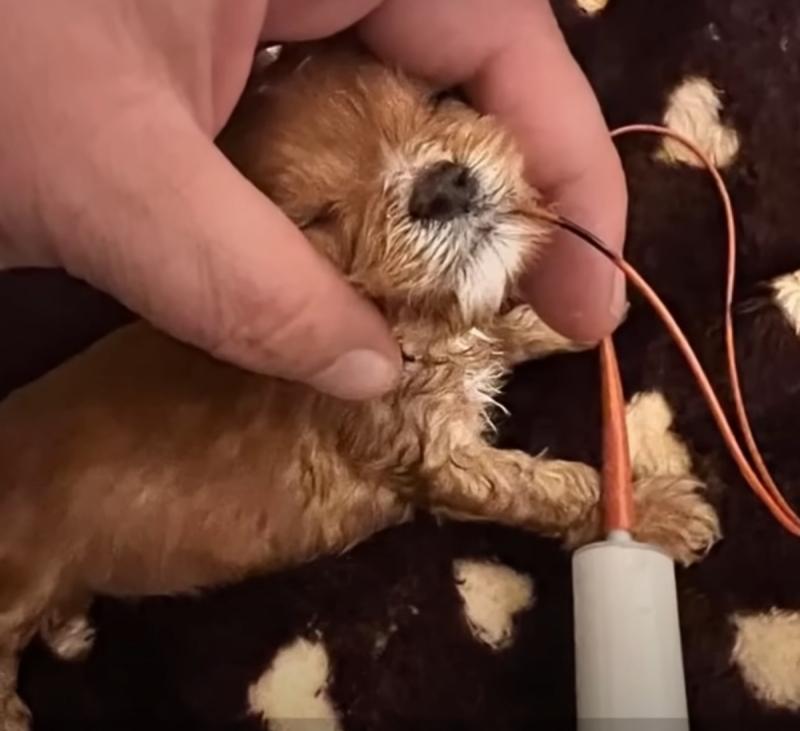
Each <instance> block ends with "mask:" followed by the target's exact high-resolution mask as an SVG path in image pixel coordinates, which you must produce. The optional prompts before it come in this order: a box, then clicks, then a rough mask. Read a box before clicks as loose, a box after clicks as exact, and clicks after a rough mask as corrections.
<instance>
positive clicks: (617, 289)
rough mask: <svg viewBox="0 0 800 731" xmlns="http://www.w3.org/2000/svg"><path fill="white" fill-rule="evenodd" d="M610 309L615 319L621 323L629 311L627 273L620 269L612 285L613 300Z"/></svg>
mask: <svg viewBox="0 0 800 731" xmlns="http://www.w3.org/2000/svg"><path fill="white" fill-rule="evenodd" d="M609 311H610V312H611V316H612V317H613V318H614V320H615V321H616V322H617V323H619V322H622V320H623V318H624V317H625V313H626V312H627V311H628V297H627V292H626V287H625V275H624V274H623V273H622V272H620V271H618V272H615V274H614V283H613V284H612V285H611V302H610V304H609Z"/></svg>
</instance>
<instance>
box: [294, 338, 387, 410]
mask: <svg viewBox="0 0 800 731" xmlns="http://www.w3.org/2000/svg"><path fill="white" fill-rule="evenodd" d="M398 376H399V370H398V368H397V367H396V366H395V365H394V364H393V363H391V361H389V360H387V359H386V357H384V356H383V355H381V354H380V353H376V352H375V351H372V350H351V351H350V352H349V353H345V354H344V355H342V356H340V357H339V358H338V359H337V360H336V361H334V363H333V365H331V366H329V367H328V368H325V369H324V370H322V371H320V372H319V373H317V374H316V375H315V376H313V377H312V378H311V379H310V380H309V383H310V385H312V386H313V387H314V388H316V389H317V390H318V391H322V392H323V393H327V394H330V395H331V396H336V397H338V398H342V399H348V400H362V399H367V398H372V397H374V396H381V395H383V394H385V393H386V392H387V391H390V390H391V389H392V388H393V387H394V385H395V383H396V382H397V378H398Z"/></svg>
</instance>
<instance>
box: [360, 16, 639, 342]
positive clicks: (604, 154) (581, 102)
mask: <svg viewBox="0 0 800 731" xmlns="http://www.w3.org/2000/svg"><path fill="white" fill-rule="evenodd" d="M475 28H480V33H476V32H475ZM362 34H363V36H364V38H365V40H366V41H367V43H369V44H370V45H371V46H372V48H373V49H374V50H375V51H376V52H377V53H378V55H380V56H382V57H383V58H385V59H387V60H389V61H392V62H395V63H399V64H401V65H403V66H404V67H405V68H407V69H408V70H409V71H412V72H413V73H417V74H420V75H422V76H426V77H428V78H431V79H433V80H434V81H437V82H440V83H443V84H457V83H459V84H463V85H465V87H466V88H467V90H468V92H469V94H470V95H471V97H472V99H473V101H474V103H475V104H476V106H477V107H479V108H481V109H482V110H484V111H486V112H489V113H492V114H495V115H496V116H498V117H499V118H500V119H502V121H503V122H504V123H505V124H506V125H507V126H508V127H509V128H510V129H511V131H512V132H513V133H514V134H515V137H516V139H517V140H518V142H519V144H520V146H521V149H522V152H523V154H524V156H525V159H526V161H527V172H528V176H529V178H530V180H531V181H532V182H533V183H534V184H535V185H536V186H537V187H538V188H540V189H541V190H542V191H543V192H544V193H545V194H546V195H547V196H548V197H549V198H551V199H552V200H554V201H555V202H556V204H557V205H558V208H559V210H560V211H561V213H563V214H564V215H566V216H568V217H570V218H573V219H574V220H575V221H576V222H577V223H580V224H582V225H584V226H586V227H587V228H590V229H592V230H593V231H594V232H595V233H596V234H597V235H598V236H600V237H601V238H603V239H604V240H605V241H606V243H607V244H608V245H609V246H610V247H611V248H613V249H615V250H618V251H619V250H621V249H622V242H623V240H624V232H625V216H626V207H627V194H626V189H625V182H624V177H623V173H622V168H621V164H620V161H619V157H618V155H617V153H616V150H615V148H614V146H613V144H612V142H611V140H610V137H609V134H608V130H607V128H606V125H605V122H604V120H603V116H602V113H601V111H600V108H599V105H598V103H597V101H596V98H595V96H594V94H593V93H592V90H591V88H590V86H589V84H588V82H587V81H586V79H585V77H584V76H583V74H582V73H581V71H580V69H579V68H578V66H577V64H576V63H575V61H574V59H573V58H572V56H571V55H570V53H569V51H568V49H567V46H566V44H565V42H564V39H563V36H562V35H561V32H560V30H559V28H558V26H557V24H556V21H555V18H554V17H553V15H552V12H551V10H550V8H549V4H548V3H546V2H544V1H543V0H540V1H539V2H531V0H506V2H504V3H502V12H501V8H500V7H498V4H497V3H496V2H494V1H493V0H459V2H458V3H455V2H453V1H452V0H451V1H450V2H448V1H447V0H443V1H442V2H440V3H435V4H429V3H426V2H424V0H388V2H386V3H384V4H383V5H382V6H381V7H380V8H379V9H378V10H377V11H376V12H375V13H373V14H372V15H371V16H370V17H369V18H367V20H366V21H365V22H364V23H363V24H362ZM524 286H525V291H526V293H527V294H528V297H529V299H530V300H531V304H533V305H534V307H536V309H537V310H538V311H539V312H540V314H541V316H542V317H543V318H544V319H545V320H546V321H547V322H548V324H550V325H551V326H552V327H554V328H555V329H557V330H559V331H560V332H562V333H563V334H564V335H567V336H569V337H573V338H576V339H579V340H587V341H593V340H596V339H599V338H600V337H602V336H604V335H606V334H608V333H609V332H610V331H611V330H613V328H614V327H615V326H616V325H617V324H618V322H619V319H620V317H621V316H622V313H623V309H624V304H625V288H624V281H623V280H622V279H621V277H620V276H619V275H618V274H617V273H616V271H615V270H614V268H613V265H611V264H609V263H608V262H606V260H605V259H604V258H603V257H602V256H601V255H599V254H597V253H596V252H594V251H593V250H591V249H590V248H589V247H588V246H586V245H585V244H583V243H582V242H579V241H577V240H576V239H575V238H574V237H572V236H571V235H568V234H564V233H560V232H559V233H558V234H557V235H556V237H555V240H554V242H553V243H552V245H551V246H549V247H548V248H547V250H546V251H545V252H544V254H543V256H542V257H541V260H540V261H539V262H538V264H537V265H536V266H535V267H532V269H531V271H530V272H529V274H528V275H527V276H526V277H525V281H524Z"/></svg>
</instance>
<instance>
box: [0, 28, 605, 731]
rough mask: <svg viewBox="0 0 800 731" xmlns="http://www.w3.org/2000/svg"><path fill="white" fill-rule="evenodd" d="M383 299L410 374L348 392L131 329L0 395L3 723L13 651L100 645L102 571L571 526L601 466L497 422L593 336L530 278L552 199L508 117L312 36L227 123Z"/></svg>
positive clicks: (273, 193)
mask: <svg viewBox="0 0 800 731" xmlns="http://www.w3.org/2000/svg"><path fill="white" fill-rule="evenodd" d="M221 144H222V146H223V148H224V150H225V151H226V153H227V154H228V155H229V157H230V158H231V160H232V161H233V162H234V163H235V164H236V165H237V166H238V167H239V168H240V169H241V170H242V171H243V172H244V173H245V174H246V175H247V176H248V177H249V178H250V179H251V180H252V181H253V183H254V184H255V185H256V186H258V187H259V188H260V189H261V190H262V191H263V192H264V193H265V194H267V195H269V196H270V197H271V198H272V200H274V201H275V202H276V203H278V204H279V205H280V206H281V207H282V208H283V210H284V211H285V212H286V213H287V214H288V215H289V216H290V217H291V218H292V220H293V221H294V222H295V223H296V224H298V225H299V226H300V227H301V228H302V229H303V230H304V231H305V233H306V235H307V237H308V238H309V240H310V241H311V242H312V243H313V244H314V245H315V246H316V247H317V248H318V250H319V251H320V252H321V253H323V254H324V255H325V256H327V257H328V258H329V259H330V260H331V262H333V264H334V265H335V266H336V267H338V269H339V270H340V271H341V272H342V273H343V274H344V275H345V276H346V277H347V279H348V280H349V282H350V283H351V284H352V285H353V286H354V287H355V288H357V289H358V290H359V291H360V292H362V293H363V294H364V295H365V296H367V297H369V298H371V299H372V301H374V302H375V303H376V304H377V305H378V306H379V307H380V309H381V310H382V312H383V313H384V315H385V316H386V318H387V320H388V321H389V323H390V324H391V326H392V327H393V330H394V333H395V335H396V336H397V338H398V340H399V342H400V343H401V344H402V348H403V351H404V354H405V361H406V362H405V368H404V371H403V374H402V378H401V381H400V383H399V384H398V387H397V389H396V390H395V391H394V392H393V393H392V394H391V395H388V396H386V397H385V398H381V399H376V400H373V401H371V402H368V403H345V402H342V401H339V400H336V399H333V398H330V397H325V396H322V395H320V394H318V393H315V392H313V391H311V390H310V389H308V388H306V387H304V386H302V385H298V384H294V383H288V382H285V381H282V380H279V379H271V378H265V377H261V376H257V375H253V374H251V373H246V372H244V371H242V370H239V369H237V368H234V367H231V366H229V365H226V364H223V363H221V362H218V361H216V360H215V359H213V358H211V357H210V356H208V355H206V354H204V353H202V352H199V351H198V350H195V349H194V348H191V347H189V346H186V345H183V344H181V343H179V342H177V341H175V340H172V339H170V338H169V337H167V336H165V335H163V334H161V333H159V332H157V331H156V330H154V329H152V328H151V327H149V326H148V325H146V324H144V323H137V324H134V325H131V326H129V327H127V328H124V329H122V330H120V331H118V332H116V333H114V334H112V335H110V336H108V337H106V338H105V339H104V340H102V341H100V342H99V343H97V344H95V345H94V346H93V347H91V348H89V349H88V350H87V351H86V352H85V353H83V354H82V355H80V356H78V357H76V358H74V359H72V360H71V361H69V362H67V363H66V364H65V365H63V366H62V367H60V368H58V369H56V370H55V371H54V372H52V373H50V374H49V375H47V376H45V377H44V378H42V379H40V380H39V381H37V382H35V383H33V384H31V385H29V386H27V387H26V388H23V389H21V390H19V391H17V392H15V393H14V394H12V395H11V396H10V397H9V398H8V399H7V400H6V401H5V402H4V403H2V404H0V729H2V731H12V730H13V731H20V730H21V729H24V728H26V726H27V721H28V714H27V711H26V709H25V708H24V706H23V704H22V703H21V701H20V700H19V698H18V697H17V696H16V693H15V684H16V671H17V656H18V653H19V652H20V651H21V650H22V649H23V648H24V646H25V644H26V643H27V642H28V641H29V639H30V638H31V637H32V635H33V634H34V633H36V632H37V631H41V632H42V634H43V636H44V638H45V640H46V641H48V642H49V643H50V645H51V647H53V648H54V650H56V651H57V652H59V653H60V654H61V655H62V656H65V657H75V656H78V655H79V654H80V653H81V652H85V651H86V649H88V645H89V642H90V640H91V629H90V628H89V626H88V624H87V623H86V621H85V619H84V618H83V613H84V611H85V609H86V607H87V606H88V602H89V600H90V598H91V596H92V595H93V594H95V593H103V594H110V595H115V596H119V597H133V596H145V595H153V594H170V593H177V592H193V591H197V590H200V589H202V588H204V587H211V586H215V585H220V584H224V583H229V582H234V581H236V580H239V579H241V578H242V577H245V576H247V575H249V574H252V573H253V572H261V571H267V570H276V569H280V568H284V567H287V566H290V565H293V564H296V563H298V562H301V561H306V560H309V559H311V558H313V557H314V556H317V555H319V554H321V553H330V552H338V551H344V550H346V549H347V548H349V547H350V546H352V545H353V544H354V543H357V542H359V541H361V540H363V539H364V538H366V537H367V536H369V535H370V534H372V533H374V532H375V531H377V530H380V529H382V528H384V527H386V526H389V525H392V524H396V523H399V522H401V521H403V520H405V519H407V518H408V517H409V515H410V514H411V511H412V510H413V509H414V508H415V507H423V508H427V509H430V510H432V511H434V512H437V513H441V514H446V515H449V516H456V517H459V518H464V519H480V520H491V521H496V522H500V523H504V524H506V525H511V526H521V527H524V528H528V529H531V530H534V531H539V532H541V533H545V534H551V535H565V534H566V533H567V531H568V530H570V529H573V528H574V526H576V525H580V524H581V522H582V521H586V520H590V519H591V518H590V516H591V511H592V509H593V508H594V506H595V505H596V503H597V497H598V475H597V473H596V471H595V470H594V469H592V468H590V467H588V466H586V465H583V464H579V463H571V462H566V461H558V460H552V459H546V458H544V457H532V456H529V455H527V454H524V453H522V452H515V451H501V450H498V449H495V448H494V447H492V446H491V445H490V444H489V443H488V442H487V441H486V438H485V436H486V434H487V432H488V431H489V430H490V428H491V415H492V407H493V397H494V396H495V394H496V393H497V390H498V388H499V386H500V383H501V379H502V377H503V376H504V374H505V373H506V372H507V370H508V369H509V368H510V367H512V366H513V365H514V364H515V363H517V362H520V361H522V360H526V359H528V358H534V357H541V356H544V355H547V354H549V353H553V352H556V351H567V350H574V349H576V348H577V346H576V345H575V344H573V343H569V342H567V341H565V340H564V339H562V338H560V337H559V336H557V335H556V334H555V333H553V332H552V331H551V330H549V329H548V328H547V327H546V326H545V325H544V324H543V323H542V322H541V321H540V320H539V319H538V318H537V317H536V316H535V315H534V313H533V312H532V311H531V310H530V309H529V308H528V307H525V306H511V305H510V304H509V302H510V301H511V297H512V295H513V289H512V284H513V282H514V280H515V277H516V276H517V275H518V274H519V273H520V271H521V270H522V268H523V266H524V265H525V264H526V263H527V262H529V261H530V260H531V258H535V255H536V252H537V251H538V250H539V249H540V247H542V246H544V245H545V243H546V240H547V237H548V229H547V225H546V224H545V223H543V221H542V218H541V213H542V211H544V210H545V203H544V201H543V200H542V198H541V196H540V195H539V194H538V193H537V192H536V191H535V190H533V189H532V188H531V187H530V186H529V185H528V184H527V183H526V182H525V179H524V178H523V174H522V172H523V169H522V161H521V159H520V156H519V154H518V153H517V151H516V149H515V147H514V145H513V144H512V142H511V141H510V140H509V138H508V137H507V135H506V134H505V133H504V132H503V130H502V129H501V128H500V127H499V126H498V124H497V123H495V122H494V121H493V120H491V119H489V118H486V117H482V116H480V115H478V114H477V113H476V112H475V111H473V110H472V109H470V108H469V107H467V106H466V105H464V104H461V103H459V102H457V101H455V100H452V99H449V98H446V97H445V98H443V97H441V96H438V95H436V94H435V93H434V90H432V89H431V88H430V87H428V86H426V85H425V84H422V83H419V82H417V81H414V80H410V79H407V78H404V77H403V76H401V75H399V74H398V73H395V72H393V71H392V70H390V69H387V68H385V67H383V66H381V65H380V64H378V63H376V62H374V61H373V60H372V59H370V58H369V57H367V56H365V55H363V54H362V53H361V51H359V50H358V49H356V48H353V47H351V46H350V45H340V44H338V43H330V44H323V45H301V46H298V47H295V48H292V49H288V50H286V51H285V52H284V54H283V56H282V57H281V59H280V60H279V61H277V62H276V63H275V64H273V65H272V66H270V67H269V69H267V71H266V72H264V73H263V74H261V75H260V76H259V77H258V78H257V79H255V83H254V84H253V86H252V88H251V90H250V91H249V93H248V96H247V98H246V100H245V101H244V102H243V103H242V105H241V107H240V109H239V111H238V113H237V115H236V116H235V118H234V119H233V120H232V121H231V124H230V125H229V127H228V129H227V130H226V132H225V133H224V135H223V136H222V138H221Z"/></svg>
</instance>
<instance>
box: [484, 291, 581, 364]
mask: <svg viewBox="0 0 800 731" xmlns="http://www.w3.org/2000/svg"><path fill="white" fill-rule="evenodd" d="M492 336H493V337H494V338H495V339H496V340H497V341H498V342H499V343H500V345H501V346H502V348H503V353H504V357H505V360H506V364H507V365H508V366H509V367H513V366H515V365H518V364H520V363H524V362H525V361H528V360H534V359H536V358H545V357H546V356H548V355H555V354H556V353H575V352H578V351H581V350H587V349H589V348H591V347H592V346H591V345H588V344H585V343H577V342H575V341H573V340H569V339H568V338H565V337H564V336H563V335H559V334H558V333H557V332H556V331H555V330H553V329H551V328H550V327H548V326H547V325H546V324H545V323H544V322H543V321H542V319H541V318H540V317H539V316H538V315H537V314H536V313H535V312H534V311H533V309H532V308H531V307H529V306H528V305H518V306H517V307H515V308H514V309H512V310H510V311H509V312H507V313H506V314H504V315H500V316H499V317H498V318H497V320H496V321H495V322H494V324H493V328H492Z"/></svg>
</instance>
